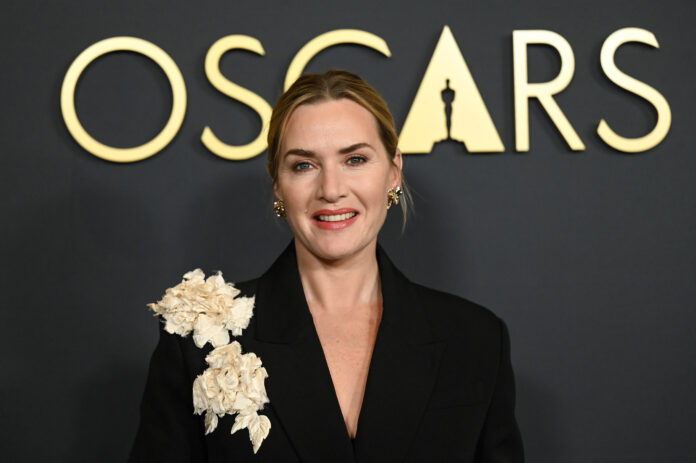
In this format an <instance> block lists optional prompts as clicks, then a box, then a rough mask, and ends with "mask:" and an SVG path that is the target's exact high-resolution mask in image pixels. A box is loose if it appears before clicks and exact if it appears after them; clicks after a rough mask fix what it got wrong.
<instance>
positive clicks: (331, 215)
mask: <svg viewBox="0 0 696 463" xmlns="http://www.w3.org/2000/svg"><path fill="white" fill-rule="evenodd" d="M358 215H359V214H358V211H356V210H355V209H351V208H345V207H344V208H341V209H321V210H319V211H316V212H315V213H314V214H313V215H312V219H313V220H314V223H315V224H316V225H317V226H318V227H319V228H323V229H325V230H340V229H342V228H346V227H348V226H350V225H351V224H352V223H353V222H355V220H356V219H357V217H358Z"/></svg>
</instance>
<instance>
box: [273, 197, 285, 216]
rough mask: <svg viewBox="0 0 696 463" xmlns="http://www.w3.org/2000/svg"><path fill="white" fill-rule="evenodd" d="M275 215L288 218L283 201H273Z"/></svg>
mask: <svg viewBox="0 0 696 463" xmlns="http://www.w3.org/2000/svg"><path fill="white" fill-rule="evenodd" d="M273 213H274V214H275V215H276V217H287V216H288V214H287V212H285V202H283V200H282V199H276V200H275V201H273Z"/></svg>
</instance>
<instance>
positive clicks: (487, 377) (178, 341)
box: [130, 243, 524, 463]
mask: <svg viewBox="0 0 696 463" xmlns="http://www.w3.org/2000/svg"><path fill="white" fill-rule="evenodd" d="M377 258H378V263H379V272H380V278H381V284H382V296H383V315H382V322H381V324H380V327H379V331H378V334H377V341H376V344H375V347H374V351H373V354H372V361H371V364H370V369H369V373H368V378H367V385H366V389H365V396H364V399H363V404H362V409H361V411H360V418H359V420H358V431H357V436H356V438H355V441H351V439H350V437H349V436H348V433H347V431H346V427H345V424H344V421H343V416H342V414H341V410H340V407H339V404H338V400H337V398H336V394H335V391H334V388H333V383H332V381H331V375H330V373H329V369H328V366H327V364H326V360H325V358H324V355H323V351H322V348H321V344H320V342H319V338H318V337H317V333H316V331H315V328H314V323H313V321H312V317H311V315H310V312H309V309H308V307H307V302H306V300H305V297H304V292H303V289H302V283H301V280H300V276H299V273H298V269H297V258H296V254H295V246H294V244H293V243H291V244H290V245H289V246H288V247H287V249H286V250H285V251H284V252H283V254H282V255H281V256H280V257H279V258H278V260H276V262H275V263H274V264H273V265H272V266H271V268H270V269H269V270H268V271H267V272H266V273H265V274H264V275H263V276H262V277H261V278H258V279H256V280H251V281H248V282H244V283H240V284H237V285H236V286H237V287H238V288H240V289H241V290H242V292H243V294H245V295H255V296H256V301H255V307H254V316H253V317H252V319H251V322H250V324H249V327H248V328H247V329H246V330H244V333H243V334H242V336H239V337H237V338H236V339H237V340H238V341H239V342H240V344H241V345H242V349H243V351H244V352H248V351H252V352H255V353H256V354H257V355H258V356H259V357H260V358H261V360H262V361H263V365H264V367H265V368H266V370H267V371H268V375H269V376H268V378H267V379H266V390H267V393H268V398H269V400H270V403H269V404H266V406H265V408H264V409H263V410H262V411H261V412H260V413H261V414H264V415H266V416H268V418H269V419H270V421H271V430H270V433H269V435H268V437H267V438H266V439H265V440H264V441H263V444H262V445H261V448H260V449H259V451H258V453H257V454H256V455H254V453H253V452H252V446H251V442H250V441H249V434H248V431H247V430H246V429H243V430H241V431H238V432H237V433H235V434H234V435H230V429H231V427H232V423H233V422H234V417H232V416H225V417H224V418H222V419H221V420H220V423H219V425H218V428H217V429H216V430H215V431H213V432H212V433H211V434H209V435H207V436H205V435H204V426H203V418H202V417H201V416H197V415H194V414H193V401H192V385H193V381H194V379H195V378H196V376H197V375H198V374H200V373H202V372H203V370H205V368H206V363H205V360H204V358H205V355H206V354H207V353H208V352H209V351H210V350H211V347H210V345H209V344H208V345H206V347H205V348H203V349H199V348H197V347H196V346H195V345H194V343H193V341H192V339H191V337H190V336H189V337H186V338H182V337H180V336H178V335H171V334H168V333H166V332H165V331H164V330H162V329H160V341H159V344H158V345H157V348H156V349H155V352H154V354H153V356H152V360H151V363H150V371H149V375H148V379H147V385H146V388H145V393H144V397H143V401H142V405H141V417H140V425H139V428H138V432H137V435H136V438H135V443H134V446H133V450H132V453H131V457H130V461H131V462H159V461H162V462H168V463H174V462H203V461H210V462H224V463H236V462H244V461H250V462H252V461H253V462H268V461H273V462H298V461H302V462H375V463H377V462H379V463H384V462H392V461H393V462H397V461H398V462H436V461H446V462H481V463H519V462H523V461H524V457H523V452H522V441H521V438H520V434H519V431H518V427H517V423H516V421H515V416H514V406H515V389H514V380H513V373H512V367H511V365H510V348H509V340H508V334H507V331H506V328H505V324H504V323H503V322H502V321H501V320H500V319H499V318H497V317H496V316H495V315H493V314H492V313H491V312H490V311H488V310H487V309H485V308H483V307H481V306H479V305H476V304H474V303H472V302H470V301H467V300H465V299H462V298H459V297H457V296H453V295H450V294H446V293H443V292H439V291H435V290H432V289H428V288H425V287H423V286H420V285H417V284H414V283H412V282H410V281H409V280H407V279H406V278H405V277H404V276H403V275H402V274H401V272H399V270H397V269H396V267H394V265H393V264H392V263H391V261H390V260H389V258H388V257H387V255H386V254H385V253H384V251H383V250H382V249H381V247H379V246H378V250H377Z"/></svg>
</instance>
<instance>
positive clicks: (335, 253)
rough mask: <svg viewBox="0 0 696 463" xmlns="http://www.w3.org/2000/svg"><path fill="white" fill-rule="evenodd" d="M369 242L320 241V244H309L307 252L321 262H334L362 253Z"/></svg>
mask: <svg viewBox="0 0 696 463" xmlns="http://www.w3.org/2000/svg"><path fill="white" fill-rule="evenodd" d="M368 245H369V242H367V243H366V242H353V241H350V242H348V241H344V240H331V241H329V240H326V241H324V240H322V241H321V242H314V243H311V246H305V247H307V250H308V251H309V252H310V253H311V254H313V255H314V256H316V257H318V258H319V259H322V260H327V261H335V260H341V259H345V258H348V257H350V256H352V255H354V254H357V253H358V252H360V251H362V250H363V249H364V248H365V247H366V246H368Z"/></svg>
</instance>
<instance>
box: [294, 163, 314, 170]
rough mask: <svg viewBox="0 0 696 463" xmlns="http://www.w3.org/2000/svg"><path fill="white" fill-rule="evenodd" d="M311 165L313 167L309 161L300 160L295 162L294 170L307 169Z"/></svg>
mask: <svg viewBox="0 0 696 463" xmlns="http://www.w3.org/2000/svg"><path fill="white" fill-rule="evenodd" d="M311 167H312V165H311V164H310V163H309V162H307V161H302V162H298V163H297V164H295V165H294V166H293V167H292V168H293V169H294V170H307V169H309V168H311Z"/></svg>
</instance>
